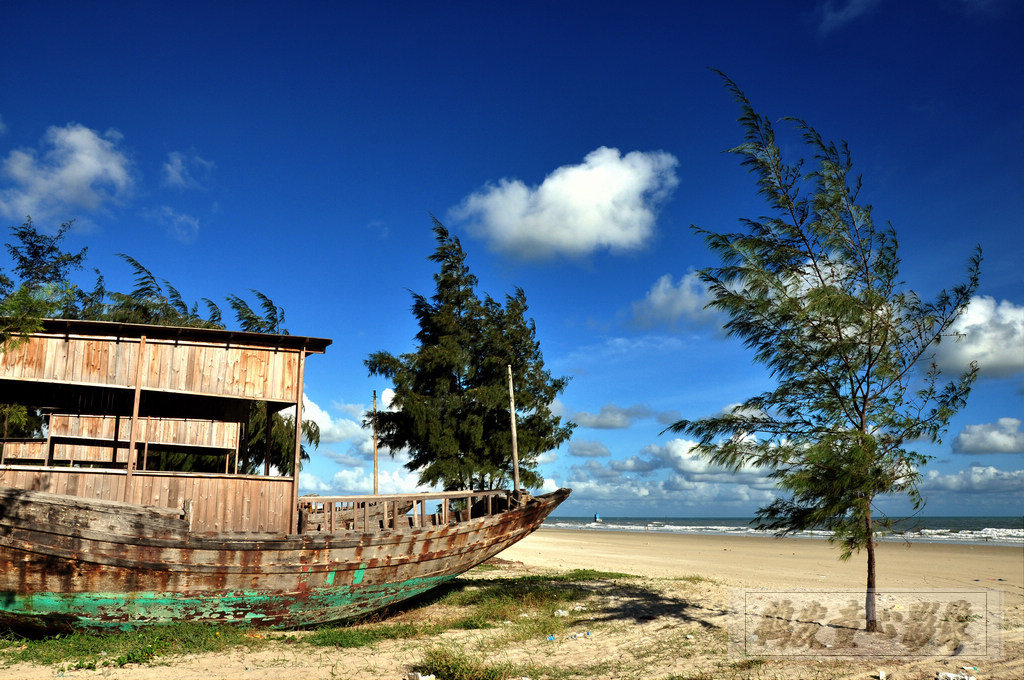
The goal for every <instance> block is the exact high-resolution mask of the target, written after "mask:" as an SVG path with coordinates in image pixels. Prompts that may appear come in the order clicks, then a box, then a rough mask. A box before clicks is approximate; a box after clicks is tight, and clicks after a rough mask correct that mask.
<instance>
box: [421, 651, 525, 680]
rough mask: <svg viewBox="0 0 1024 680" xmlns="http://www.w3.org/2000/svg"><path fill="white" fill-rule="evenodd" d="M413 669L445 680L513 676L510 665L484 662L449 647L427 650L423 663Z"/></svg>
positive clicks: (504, 679)
mask: <svg viewBox="0 0 1024 680" xmlns="http://www.w3.org/2000/svg"><path fill="white" fill-rule="evenodd" d="M414 669H415V670H417V671H419V672H420V673H423V674H427V675H436V676H437V677H439V678H444V679H445V680H507V679H508V678H510V677H512V676H513V675H514V673H513V670H514V669H513V666H512V664H510V663H495V662H488V661H484V660H483V659H479V658H475V657H472V656H470V655H468V654H466V653H465V652H464V651H462V650H455V649H451V648H450V647H435V648H433V649H430V650H427V653H426V656H425V658H424V659H423V661H422V662H421V663H419V664H416V665H415V666H414Z"/></svg>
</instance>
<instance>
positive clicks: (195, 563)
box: [0, 489, 570, 631]
mask: <svg viewBox="0 0 1024 680" xmlns="http://www.w3.org/2000/svg"><path fill="white" fill-rule="evenodd" d="M2 492H3V489H0V498H3V493H2ZM569 493H570V492H569V490H568V489H560V490H558V491H556V492H552V493H550V494H545V495H544V496H538V497H536V498H531V499H529V500H528V501H527V502H526V503H525V504H522V505H520V506H519V507H516V508H513V509H510V510H504V511H501V512H497V513H495V514H492V515H485V516H481V517H473V518H471V519H467V520H464V521H456V522H451V523H437V522H434V523H430V524H428V525H427V526H424V527H413V528H410V529H407V530H406V529H403V530H382V531H380V532H377V533H373V532H369V533H368V532H362V531H347V532H338V533H332V534H326V533H307V534H289V535H285V534H246V533H192V532H190V531H188V530H187V527H184V526H182V527H178V526H177V525H176V524H172V525H170V526H168V523H167V522H166V521H164V520H160V521H153V522H151V521H150V519H149V518H148V517H147V515H146V512H145V510H147V506H140V505H132V504H128V503H111V502H109V501H108V502H105V503H104V504H99V505H96V507H93V506H92V505H90V504H91V503H93V501H91V500H90V499H84V498H81V497H68V496H60V495H57V494H49V493H44V492H32V491H23V490H19V491H17V492H16V493H13V492H12V493H9V494H7V496H6V500H5V501H4V502H3V503H0V625H8V626H16V627H21V628H35V629H42V630H49V631H56V630H70V629H76V628H91V629H108V630H114V629H131V628H135V627H138V626H143V625H157V624H166V623H172V622H175V621H197V622H208V623H226V624H246V623H248V624H251V625H253V626H259V627H272V628H292V627H299V626H309V625H316V624H321V623H327V622H331V621H338V620H342V619H346V618H352V617H355V616H359V615H362V614H366V613H368V612H372V611H374V610H377V609H381V608H382V607H386V606H388V605H390V604H393V603H396V602H400V601H402V600H405V599H408V598H410V597H414V596H416V595H418V594H420V593H423V592H425V591H427V590H430V589H431V588H434V587H436V586H437V585H439V584H441V583H443V582H445V581H447V580H449V579H452V578H454V577H456V576H458V575H459V574H461V573H464V572H465V571H467V570H468V569H471V568H473V567H474V566H476V565H477V564H479V563H481V562H483V561H484V560H486V559H488V558H489V557H491V556H493V555H495V554H497V553H499V552H501V551H502V550H504V549H505V548H507V547H508V546H509V545H511V544H513V543H515V542H516V541H518V540H520V539H522V538H523V537H525V536H527V535H529V534H530V533H531V532H532V531H533V530H534V529H536V528H537V527H538V526H539V525H540V523H541V522H542V521H543V520H544V518H545V517H546V516H547V515H548V514H549V513H550V512H551V511H552V510H553V509H554V508H555V507H557V506H558V504H559V503H561V502H562V501H563V500H564V499H565V498H566V497H567V496H568V495H569ZM68 498H73V501H70V502H69V501H68ZM55 507H59V508H60V509H62V511H61V512H56V511H55V510H54V508H55ZM69 508H71V509H72V510H73V512H72V511H71V510H69ZM114 511H116V512H124V513H128V514H130V515H131V521H130V522H125V521H121V520H120V518H118V519H117V520H116V521H115V520H112V519H111V516H112V513H113V512H114ZM182 522H183V520H182ZM112 525H113V526H114V527H115V529H117V527H120V528H119V529H117V530H111V529H110V527H111V526H112Z"/></svg>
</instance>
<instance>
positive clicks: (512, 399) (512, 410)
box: [508, 364, 519, 496]
mask: <svg viewBox="0 0 1024 680" xmlns="http://www.w3.org/2000/svg"><path fill="white" fill-rule="evenodd" d="M508 403H509V417H510V418H511V420H512V479H513V480H514V481H515V490H516V496H518V495H519V442H518V440H517V438H516V395H515V392H514V391H513V390H512V364H509V365H508Z"/></svg>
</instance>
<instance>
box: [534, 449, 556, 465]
mask: <svg viewBox="0 0 1024 680" xmlns="http://www.w3.org/2000/svg"><path fill="white" fill-rule="evenodd" d="M556 460H558V452H557V451H545V452H544V453H542V454H540V455H539V456H537V465H551V464H552V463H554V462H555V461H556Z"/></svg>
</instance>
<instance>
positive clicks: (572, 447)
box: [569, 439, 612, 458]
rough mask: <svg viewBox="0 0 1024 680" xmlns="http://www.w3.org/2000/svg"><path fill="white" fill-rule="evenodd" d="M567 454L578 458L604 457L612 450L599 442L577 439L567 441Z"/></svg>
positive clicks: (610, 453)
mask: <svg viewBox="0 0 1024 680" xmlns="http://www.w3.org/2000/svg"><path fill="white" fill-rule="evenodd" d="M569 454H570V455H573V456H577V457H579V458H604V457H607V456H610V455H612V452H611V451H609V450H608V447H607V446H605V445H604V444H602V443H601V442H598V441H585V440H580V439H577V440H574V441H571V442H569Z"/></svg>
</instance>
